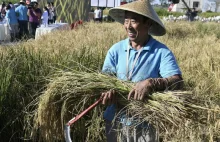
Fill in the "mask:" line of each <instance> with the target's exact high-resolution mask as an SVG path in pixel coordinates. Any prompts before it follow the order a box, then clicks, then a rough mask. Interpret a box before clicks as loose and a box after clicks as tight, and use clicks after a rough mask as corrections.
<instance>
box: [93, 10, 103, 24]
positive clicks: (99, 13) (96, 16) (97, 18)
mask: <svg viewBox="0 0 220 142" xmlns="http://www.w3.org/2000/svg"><path fill="white" fill-rule="evenodd" d="M101 14H102V13H101V10H100V8H99V7H97V8H96V9H95V11H94V19H95V21H96V22H100V18H101Z"/></svg>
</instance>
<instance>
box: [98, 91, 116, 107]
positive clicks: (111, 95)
mask: <svg viewBox="0 0 220 142" xmlns="http://www.w3.org/2000/svg"><path fill="white" fill-rule="evenodd" d="M101 96H102V104H108V105H111V104H114V103H115V101H116V98H115V91H114V90H110V91H108V92H104V93H102V94H101Z"/></svg>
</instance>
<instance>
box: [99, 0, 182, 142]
mask: <svg viewBox="0 0 220 142" xmlns="http://www.w3.org/2000/svg"><path fill="white" fill-rule="evenodd" d="M109 14H110V16H111V17H112V18H113V19H114V20H116V21H117V22H119V23H122V24H124V28H125V30H126V32H127V36H128V38H127V39H125V40H122V41H120V42H118V43H116V44H114V45H113V46H112V47H111V48H110V49H109V51H108V53H107V55H106V58H105V62H104V65H103V69H102V70H103V72H105V73H109V74H115V75H116V76H117V77H118V78H119V79H121V80H125V81H126V80H129V81H132V82H136V85H135V86H134V88H133V89H132V90H131V91H130V93H129V94H128V96H127V98H128V99H129V100H130V99H133V100H140V101H143V100H145V99H146V97H147V95H149V94H151V93H152V92H154V91H164V90H166V89H179V88H181V86H182V76H181V71H180V69H179V67H178V65H177V62H176V60H175V57H174V55H173V53H172V52H171V51H170V50H169V49H168V48H167V47H166V45H164V44H162V43H160V42H159V41H157V40H155V39H154V38H153V37H152V36H162V35H164V34H165V33H166V30H165V28H164V25H163V24H162V22H161V21H160V19H159V17H158V16H157V14H156V12H155V11H154V10H153V8H152V6H151V5H150V2H149V0H138V1H135V2H132V3H128V4H124V5H121V6H119V7H116V8H112V9H110V11H109ZM102 96H103V104H109V103H110V104H111V105H109V106H108V107H107V109H106V111H105V113H104V119H105V121H106V136H107V141H108V142H116V141H117V134H118V133H117V132H116V131H114V129H115V128H116V129H117V126H118V125H119V124H116V125H112V123H111V122H112V120H113V118H114V116H115V113H116V105H115V104H114V103H115V101H114V99H115V94H114V91H108V92H104V93H102ZM119 119H120V123H121V124H120V125H122V126H121V127H120V128H119V130H120V131H119V134H120V136H119V142H121V141H122V142H126V141H127V142H133V141H134V142H155V141H158V135H157V134H156V130H155V128H153V127H152V126H151V125H150V124H148V123H147V122H146V123H142V124H140V125H138V126H137V127H134V128H133V127H129V126H131V125H132V123H134V120H133V118H130V117H129V116H128V115H126V114H123V115H122V117H120V118H119Z"/></svg>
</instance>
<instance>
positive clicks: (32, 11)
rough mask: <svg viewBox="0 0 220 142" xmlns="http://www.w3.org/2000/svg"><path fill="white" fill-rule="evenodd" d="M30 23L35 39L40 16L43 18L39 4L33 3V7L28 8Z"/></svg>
mask: <svg viewBox="0 0 220 142" xmlns="http://www.w3.org/2000/svg"><path fill="white" fill-rule="evenodd" d="M28 16H29V23H30V27H31V35H32V36H33V37H35V32H36V29H37V27H38V25H39V16H41V11H40V10H39V9H38V4H37V3H36V2H34V3H33V6H32V5H31V7H29V8H28Z"/></svg>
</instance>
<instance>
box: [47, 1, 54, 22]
mask: <svg viewBox="0 0 220 142" xmlns="http://www.w3.org/2000/svg"><path fill="white" fill-rule="evenodd" d="M47 8H48V10H49V20H48V24H52V23H53V13H52V7H51V3H50V2H48V3H47Z"/></svg>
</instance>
